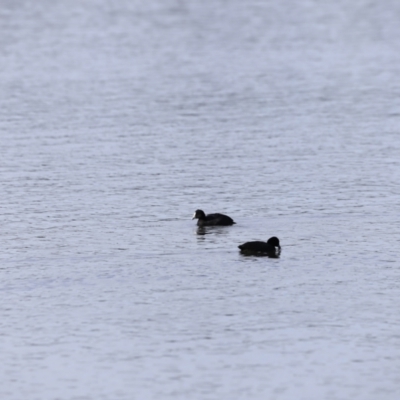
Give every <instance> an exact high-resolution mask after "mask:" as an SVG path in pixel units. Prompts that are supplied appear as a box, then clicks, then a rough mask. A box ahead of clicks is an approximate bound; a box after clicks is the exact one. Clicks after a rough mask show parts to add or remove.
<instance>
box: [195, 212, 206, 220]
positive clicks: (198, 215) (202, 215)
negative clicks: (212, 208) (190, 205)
mask: <svg viewBox="0 0 400 400" xmlns="http://www.w3.org/2000/svg"><path fill="white" fill-rule="evenodd" d="M196 218H197V219H206V214H204V211H203V210H196V211H195V213H194V214H193V218H192V219H196Z"/></svg>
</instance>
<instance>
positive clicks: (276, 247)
mask: <svg viewBox="0 0 400 400" xmlns="http://www.w3.org/2000/svg"><path fill="white" fill-rule="evenodd" d="M238 247H239V249H240V251H241V252H242V253H243V254H252V255H265V256H268V257H279V255H280V253H281V245H280V243H279V239H278V238H277V237H275V236H273V237H271V238H269V239H268V240H267V242H260V241H256V242H246V243H244V244H241V245H240V246H238Z"/></svg>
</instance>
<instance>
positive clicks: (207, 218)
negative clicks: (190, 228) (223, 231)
mask: <svg viewBox="0 0 400 400" xmlns="http://www.w3.org/2000/svg"><path fill="white" fill-rule="evenodd" d="M195 218H197V219H198V221H197V226H216V225H219V226H221V225H222V226H228V225H233V224H236V222H235V221H234V220H233V219H232V218H231V217H228V216H227V215H224V214H219V213H215V214H208V215H206V214H205V213H204V211H203V210H196V212H195V213H194V215H193V218H192V219H195Z"/></svg>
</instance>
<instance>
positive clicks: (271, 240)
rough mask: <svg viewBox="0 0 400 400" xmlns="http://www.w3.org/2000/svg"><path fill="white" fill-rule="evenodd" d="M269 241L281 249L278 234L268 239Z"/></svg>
mask: <svg viewBox="0 0 400 400" xmlns="http://www.w3.org/2000/svg"><path fill="white" fill-rule="evenodd" d="M267 243H268V244H270V245H271V246H274V247H277V248H278V249H279V250H280V249H281V245H280V243H279V239H278V238H277V237H276V236H272V237H271V238H269V239H268V240H267Z"/></svg>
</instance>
